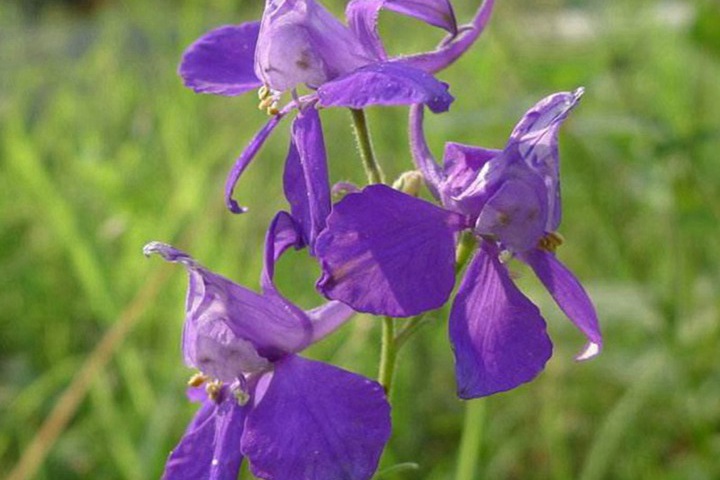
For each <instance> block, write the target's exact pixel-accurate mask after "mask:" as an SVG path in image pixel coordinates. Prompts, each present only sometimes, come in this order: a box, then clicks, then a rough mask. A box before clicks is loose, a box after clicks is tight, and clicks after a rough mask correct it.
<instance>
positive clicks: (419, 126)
mask: <svg viewBox="0 0 720 480" xmlns="http://www.w3.org/2000/svg"><path fill="white" fill-rule="evenodd" d="M423 117H424V108H423V105H422V104H416V105H413V106H412V107H410V121H409V123H410V152H411V153H412V156H413V161H414V162H415V166H416V167H417V168H418V169H419V170H420V171H421V172H422V174H423V178H425V184H426V185H427V187H428V190H430V193H432V195H433V196H434V197H435V198H436V199H440V190H439V189H440V185H441V184H442V183H443V182H444V181H445V175H443V173H442V171H441V170H440V166H439V165H438V164H437V162H436V161H435V157H433V154H432V152H431V151H430V147H428V144H427V140H425V131H424V129H423Z"/></svg>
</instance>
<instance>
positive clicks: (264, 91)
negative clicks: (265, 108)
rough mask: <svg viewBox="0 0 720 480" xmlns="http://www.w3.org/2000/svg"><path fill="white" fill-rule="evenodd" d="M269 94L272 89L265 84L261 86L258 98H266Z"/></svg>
mask: <svg viewBox="0 0 720 480" xmlns="http://www.w3.org/2000/svg"><path fill="white" fill-rule="evenodd" d="M269 96H270V89H269V88H268V86H267V85H263V86H262V87H260V90H258V98H259V99H260V100H265V99H266V98H268V97H269Z"/></svg>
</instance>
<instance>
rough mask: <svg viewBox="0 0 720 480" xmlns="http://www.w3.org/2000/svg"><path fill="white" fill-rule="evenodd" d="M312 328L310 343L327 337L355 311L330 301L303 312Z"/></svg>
mask: <svg viewBox="0 0 720 480" xmlns="http://www.w3.org/2000/svg"><path fill="white" fill-rule="evenodd" d="M305 313H306V314H307V316H308V317H310V321H311V322H312V326H313V338H312V342H313V343H315V342H317V341H319V340H322V339H323V338H325V337H327V336H328V335H330V334H331V333H333V332H334V331H335V330H337V329H338V328H340V327H341V326H342V325H344V324H345V322H347V321H348V320H349V319H350V317H352V316H353V315H355V310H353V309H352V308H350V307H348V306H347V305H345V304H344V303H342V302H338V301H335V300H333V301H330V302H327V303H325V304H323V305H321V306H319V307H316V308H313V309H312V310H308V311H306V312H305Z"/></svg>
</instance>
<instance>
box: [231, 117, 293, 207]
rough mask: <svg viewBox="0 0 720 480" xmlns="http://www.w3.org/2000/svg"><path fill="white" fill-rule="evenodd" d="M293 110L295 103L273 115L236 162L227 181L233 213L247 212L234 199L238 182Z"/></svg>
mask: <svg viewBox="0 0 720 480" xmlns="http://www.w3.org/2000/svg"><path fill="white" fill-rule="evenodd" d="M293 108H296V105H295V103H291V104H289V105H287V106H286V107H285V108H283V109H282V110H281V111H280V112H279V113H278V114H277V115H273V116H272V117H271V118H270V120H268V122H267V123H266V124H265V126H264V127H263V128H261V129H260V131H259V132H258V133H256V134H255V136H254V137H253V139H252V140H250V143H249V144H248V146H247V147H245V150H243V151H242V153H241V154H240V156H239V157H238V158H237V160H235V164H234V165H233V167H232V170H230V173H229V174H228V177H227V179H226V180H225V204H226V205H227V207H228V209H229V210H230V211H231V212H233V213H244V212H246V211H247V209H246V208H245V207H241V206H240V205H239V204H238V203H237V202H236V201H235V200H234V199H233V198H232V196H233V192H234V191H235V185H236V184H237V182H238V180H240V176H241V175H242V174H243V172H244V171H245V169H246V168H247V167H248V165H250V162H252V160H253V159H254V158H255V155H257V153H258V151H259V150H260V148H262V146H263V145H264V144H265V140H267V138H268V136H270V134H271V133H272V131H273V130H275V127H277V126H278V123H280V120H282V118H283V117H284V116H285V115H287V114H288V112H290V110H292V109H293Z"/></svg>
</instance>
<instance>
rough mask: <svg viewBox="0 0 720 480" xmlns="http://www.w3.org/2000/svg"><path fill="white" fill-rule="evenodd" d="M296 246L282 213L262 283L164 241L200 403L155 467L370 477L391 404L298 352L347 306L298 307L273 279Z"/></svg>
mask: <svg viewBox="0 0 720 480" xmlns="http://www.w3.org/2000/svg"><path fill="white" fill-rule="evenodd" d="M302 246H304V242H303V238H302V234H301V232H300V229H299V228H298V226H297V225H296V224H295V222H294V220H293V219H292V217H290V215H288V214H287V213H284V212H280V213H279V214H278V215H277V216H276V217H275V219H274V220H273V222H272V223H271V225H270V228H269V229H268V235H267V241H266V246H265V267H264V269H263V273H262V277H261V285H262V293H261V294H258V293H255V292H253V291H251V290H248V289H246V288H244V287H242V286H240V285H237V284H235V283H233V282H231V281H230V280H228V279H226V278H224V277H221V276H220V275H217V274H215V273H213V272H211V271H209V270H207V269H206V268H204V267H202V266H201V265H199V264H198V263H197V262H196V261H195V260H194V259H193V258H191V257H190V256H188V255H187V254H185V253H183V252H181V251H179V250H176V249H174V248H173V247H170V246H168V245H165V244H160V243H157V242H153V243H150V244H148V245H147V246H146V247H145V249H144V252H145V254H146V255H149V254H151V253H159V254H160V255H162V256H163V257H164V258H165V259H166V260H168V261H171V262H179V263H182V264H183V265H184V266H185V267H186V268H187V270H188V273H189V277H190V284H189V288H188V295H187V304H186V320H185V325H184V330H183V340H182V350H183V355H184V357H185V363H186V364H187V365H188V366H190V367H193V368H197V369H198V370H200V371H201V372H202V374H201V375H198V376H195V377H193V379H192V380H191V386H192V387H197V386H199V385H200V384H202V383H204V382H206V383H207V386H206V389H205V392H203V391H202V389H199V388H191V389H190V391H189V394H190V396H191V399H193V400H196V401H200V402H201V403H202V406H201V408H200V410H199V411H198V413H197V414H196V415H195V418H194V419H193V420H192V422H191V423H190V425H189V426H188V428H187V430H186V432H185V435H184V436H183V438H182V439H181V440H180V443H179V444H178V446H177V447H176V448H175V450H173V452H172V453H171V454H170V457H169V459H168V462H167V465H166V467H165V473H164V476H163V478H165V479H168V480H179V479H193V480H196V479H202V478H205V479H213V480H217V479H235V478H237V475H238V471H239V468H240V464H241V462H242V460H243V457H247V458H248V460H249V461H250V468H251V470H252V471H253V473H254V474H255V475H256V476H258V477H259V478H264V479H270V480H295V479H299V478H303V479H308V480H312V479H315V480H325V479H328V478H347V479H352V480H366V479H369V478H370V477H371V476H372V474H373V472H374V471H375V469H376V468H377V464H378V460H379V458H380V454H381V453H382V450H383V448H384V446H385V444H386V443H387V440H388V438H389V436H390V406H389V404H388V402H387V399H386V397H385V393H384V391H383V389H382V387H381V386H380V385H379V384H377V383H376V382H374V381H371V380H368V379H366V378H364V377H361V376H359V375H356V374H353V373H350V372H347V371H344V370H341V369H339V368H336V367H333V366H330V365H326V364H323V363H320V362H315V361H311V360H307V359H304V358H301V357H299V356H298V355H297V353H299V352H300V351H302V350H303V349H305V348H306V347H307V346H309V345H311V344H312V343H314V342H316V341H318V340H320V339H321V338H323V337H325V336H326V335H328V334H329V333H331V332H332V331H334V330H335V329H336V328H338V327H339V326H340V325H342V324H343V323H344V322H346V321H347V320H348V319H349V318H350V316H351V315H352V313H353V312H352V310H351V309H350V308H349V307H347V306H345V305H343V304H341V303H340V302H329V303H326V304H325V305H322V306H320V307H318V308H316V309H313V310H310V311H303V310H301V309H300V308H298V307H297V306H295V305H294V304H293V303H291V302H290V301H289V300H287V299H286V298H285V297H283V296H282V294H280V292H278V291H277V289H276V288H275V285H274V283H273V275H274V265H275V262H276V260H277V259H278V258H279V257H280V255H282V253H283V252H284V251H286V250H287V249H288V248H290V247H295V248H300V247H302Z"/></svg>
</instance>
